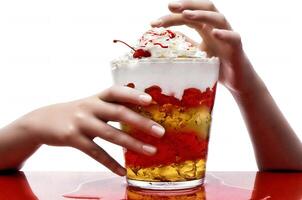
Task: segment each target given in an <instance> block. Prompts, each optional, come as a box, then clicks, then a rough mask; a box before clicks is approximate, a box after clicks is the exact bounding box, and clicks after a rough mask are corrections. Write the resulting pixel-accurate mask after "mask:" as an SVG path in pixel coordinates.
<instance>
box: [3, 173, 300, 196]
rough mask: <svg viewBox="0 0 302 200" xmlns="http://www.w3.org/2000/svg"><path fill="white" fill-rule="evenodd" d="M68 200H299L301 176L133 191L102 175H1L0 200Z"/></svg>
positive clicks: (222, 176)
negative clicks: (69, 199)
mask: <svg viewBox="0 0 302 200" xmlns="http://www.w3.org/2000/svg"><path fill="white" fill-rule="evenodd" d="M64 194H65V195H64ZM63 196H64V197H63ZM68 198H73V199H102V200H106V199H108V200H115V199H117V200H121V199H123V200H153V199H154V200H155V199H157V200H158V199H160V200H197V199H198V200H203V199H207V200H214V199H215V200H216V199H224V200H228V199H232V200H237V199H238V200H240V199H251V200H258V199H264V200H266V199H273V200H275V199H277V200H279V199H280V200H301V199H302V173H268V172H261V173H260V172H258V173H253V172H210V173H208V174H207V178H206V184H205V185H204V186H201V187H197V188H193V189H188V190H178V191H150V190H141V189H136V188H133V187H130V186H127V185H126V184H125V179H124V178H121V177H117V176H113V175H111V174H109V173H102V172H101V173H100V172H78V173H75V172H64V173H63V172H26V173H23V172H17V173H1V174H0V199H1V200H15V199H16V200H17V199H18V200H19V199H22V200H23V199H24V200H36V199H43V200H44V199H45V200H47V199H68Z"/></svg>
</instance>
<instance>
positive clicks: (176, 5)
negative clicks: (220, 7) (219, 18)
mask: <svg viewBox="0 0 302 200" xmlns="http://www.w3.org/2000/svg"><path fill="white" fill-rule="evenodd" d="M169 9H170V11H171V12H175V13H181V12H182V11H184V10H208V11H217V9H216V7H215V6H214V4H213V3H212V2H210V1H208V0H200V1H196V0H186V1H178V2H171V3H169Z"/></svg>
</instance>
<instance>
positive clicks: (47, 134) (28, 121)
mask: <svg viewBox="0 0 302 200" xmlns="http://www.w3.org/2000/svg"><path fill="white" fill-rule="evenodd" d="M151 101H152V97H151V96H150V95H148V94H146V93H144V92H141V91H138V90H135V89H132V88H129V87H119V86H113V87H111V88H109V89H106V90H104V91H103V92H101V93H100V94H98V95H94V96H91V97H88V98H84V99H80V100H76V101H72V102H67V103H61V104H56V105H51V106H47V107H43V108H39V109H37V110H35V111H32V112H30V113H28V114H26V115H24V116H23V117H21V118H19V119H17V120H16V121H15V122H13V123H11V124H10V125H8V126H6V127H4V128H2V129H0V170H18V169H20V167H21V166H22V164H23V162H24V161H25V160H26V159H27V158H28V157H30V156H31V155H32V154H33V153H34V152H35V151H36V150H37V149H38V148H39V147H40V146H41V145H43V144H46V145H52V146H70V147H74V148H76V149H78V150H80V151H82V152H83V153H85V154H87V155H88V156H90V157H92V158H93V159H95V160H96V161H98V162H99V163H101V164H103V165H105V166H106V167H107V168H109V169H110V170H111V171H112V172H114V173H116V174H118V175H120V176H124V175H125V174H126V170H125V168H123V167H122V166H121V165H120V164H119V163H118V162H117V161H116V160H114V158H112V157H111V156H110V155H109V154H108V153H107V152H106V151H104V150H103V149H102V148H101V147H100V146H98V145H97V144H96V143H94V141H93V139H94V138H95V137H100V138H102V139H104V140H107V141H109V142H112V143H115V144H117V145H120V146H123V147H125V148H127V149H130V150H133V151H135V152H138V153H141V154H145V155H154V154H155V153H156V147H154V146H151V145H150V144H145V143H143V142H142V141H139V140H137V139H135V138H133V137H131V136H130V135H128V134H126V133H124V132H122V131H121V130H119V129H117V128H115V127H112V126H110V125H109V124H108V123H107V122H108V121H117V122H122V123H126V124H130V125H132V126H135V127H136V128H137V129H139V130H142V131H144V132H146V133H148V134H150V135H152V136H154V137H157V138H160V137H162V136H163V135H164V132H165V130H164V128H163V127H162V126H161V125H159V124H157V123H156V122H154V121H152V120H151V119H148V118H145V117H143V116H141V115H139V114H138V113H136V112H134V111H132V110H131V109H129V108H127V107H126V106H124V104H136V105H142V106H146V105H149V104H150V103H151Z"/></svg>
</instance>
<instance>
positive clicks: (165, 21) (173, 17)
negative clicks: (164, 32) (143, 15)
mask: <svg viewBox="0 0 302 200" xmlns="http://www.w3.org/2000/svg"><path fill="white" fill-rule="evenodd" d="M199 24H200V23H197V22H196V21H193V20H189V19H187V18H185V17H184V16H183V14H170V15H166V16H163V17H161V18H159V19H157V20H155V21H152V22H151V26H152V27H170V26H180V25H188V26H190V27H192V28H197V26H198V25H199Z"/></svg>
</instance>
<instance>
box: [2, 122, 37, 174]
mask: <svg viewBox="0 0 302 200" xmlns="http://www.w3.org/2000/svg"><path fill="white" fill-rule="evenodd" d="M26 129H27V128H26V127H24V126H22V125H19V124H17V123H12V124H10V125H8V126H6V127H4V128H2V129H0V158H1V159H0V170H10V169H13V170H17V169H19V168H20V167H21V166H22V163H23V162H24V161H25V160H26V159H27V158H28V157H30V156H31V155H32V154H33V153H34V152H35V151H36V150H37V149H38V148H39V146H40V145H39V144H38V143H37V142H36V141H35V140H34V138H33V137H32V136H31V134H30V133H28V132H27V130H26Z"/></svg>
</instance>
